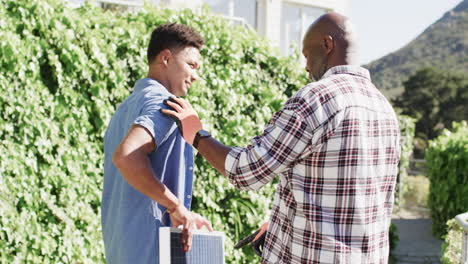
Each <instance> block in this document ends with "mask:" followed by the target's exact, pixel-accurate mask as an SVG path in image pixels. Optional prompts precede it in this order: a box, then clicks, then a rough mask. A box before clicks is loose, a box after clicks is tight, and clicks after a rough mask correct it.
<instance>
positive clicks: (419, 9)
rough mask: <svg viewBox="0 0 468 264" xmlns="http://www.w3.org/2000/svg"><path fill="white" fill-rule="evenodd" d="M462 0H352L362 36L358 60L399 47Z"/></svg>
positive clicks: (351, 10)
mask: <svg viewBox="0 0 468 264" xmlns="http://www.w3.org/2000/svg"><path fill="white" fill-rule="evenodd" d="M461 2H462V0H349V10H348V16H349V17H350V18H351V20H352V21H353V22H354V24H355V26H356V28H357V32H358V39H359V51H360V55H359V62H360V63H361V64H366V63H368V62H371V61H373V60H375V59H379V58H381V57H383V56H384V55H387V54H388V53H390V52H393V51H396V50H398V49H399V48H402V47H403V46H404V45H406V44H407V43H409V42H410V41H411V40H413V39H414V38H415V37H417V36H418V35H419V34H421V33H422V32H423V31H424V29H426V28H427V27H428V26H429V25H431V24H432V23H433V22H435V21H436V20H438V19H439V18H441V17H442V16H443V15H444V14H445V12H447V11H449V10H450V9H452V8H454V7H455V6H456V5H457V4H459V3H461Z"/></svg>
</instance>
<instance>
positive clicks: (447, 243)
mask: <svg viewBox="0 0 468 264" xmlns="http://www.w3.org/2000/svg"><path fill="white" fill-rule="evenodd" d="M446 227H447V234H446V235H445V237H444V243H443V244H442V257H441V261H442V263H443V264H458V263H460V260H461V256H462V249H463V228H462V227H461V226H460V225H459V224H457V222H456V220H455V219H451V220H449V221H448V222H447V226H446Z"/></svg>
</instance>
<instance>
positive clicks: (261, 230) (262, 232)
mask: <svg viewBox="0 0 468 264" xmlns="http://www.w3.org/2000/svg"><path fill="white" fill-rule="evenodd" d="M257 230H258V231H259V232H258V234H257V235H256V236H255V238H254V239H253V241H256V240H257V239H259V238H260V237H261V236H262V235H263V234H264V233H265V232H266V231H267V230H268V222H265V223H263V224H262V225H261V226H260V227H259V228H258V229H257Z"/></svg>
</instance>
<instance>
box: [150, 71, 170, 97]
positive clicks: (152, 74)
mask: <svg viewBox="0 0 468 264" xmlns="http://www.w3.org/2000/svg"><path fill="white" fill-rule="evenodd" d="M146 77H147V78H150V79H153V80H155V81H157V82H159V83H160V84H162V85H163V86H164V87H165V88H166V89H167V90H168V91H169V85H168V82H167V80H166V78H163V77H164V76H162V75H161V71H158V70H157V69H154V68H150V69H149V70H148V74H147V75H146ZM169 92H170V91H169Z"/></svg>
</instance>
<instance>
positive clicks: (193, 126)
mask: <svg viewBox="0 0 468 264" xmlns="http://www.w3.org/2000/svg"><path fill="white" fill-rule="evenodd" d="M164 103H165V104H166V105H168V106H169V107H171V108H172V109H173V110H169V109H161V112H162V113H163V114H166V115H169V116H172V117H174V118H177V119H178V120H179V124H178V125H179V129H180V130H181V131H180V132H181V133H182V136H183V137H184V139H185V141H187V143H189V144H190V145H193V140H194V139H195V135H196V134H197V132H198V131H200V130H201V129H203V125H202V123H201V122H200V119H199V118H198V114H197V112H195V110H194V109H193V108H192V105H190V103H189V102H188V101H187V100H184V99H182V98H176V97H171V98H170V99H169V100H165V101H164Z"/></svg>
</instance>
